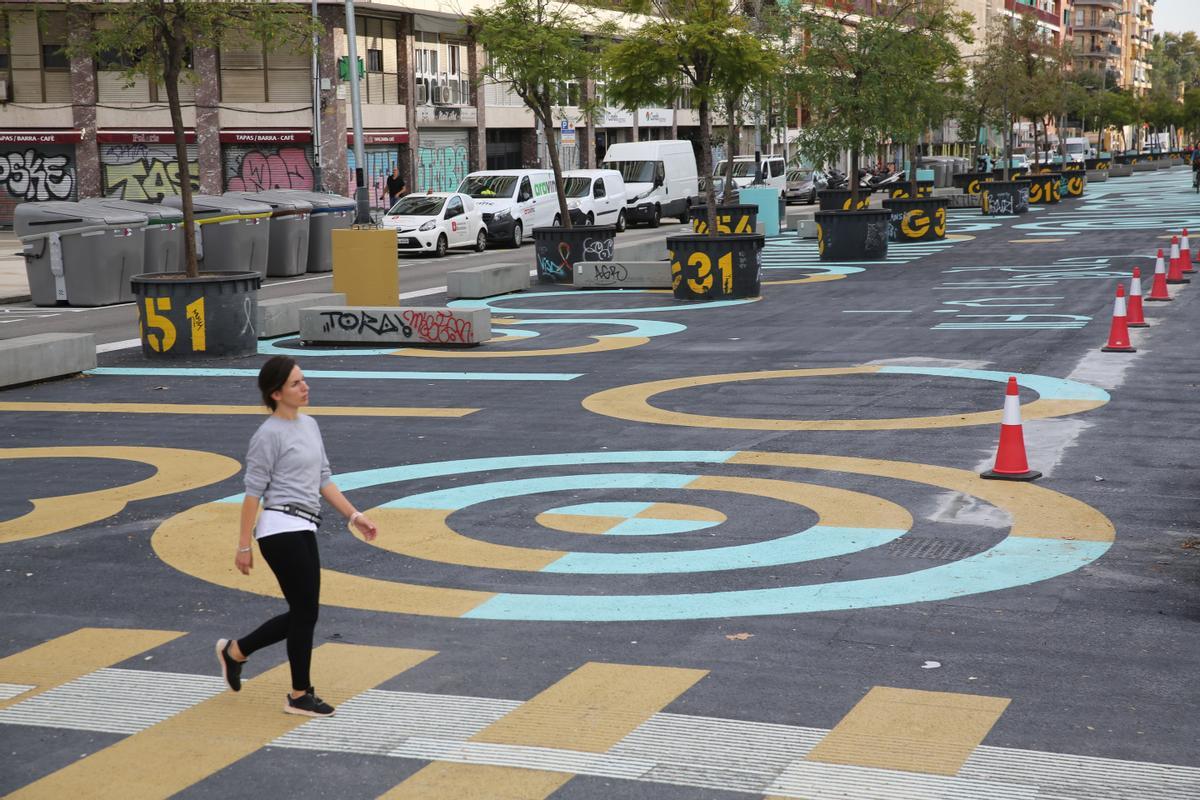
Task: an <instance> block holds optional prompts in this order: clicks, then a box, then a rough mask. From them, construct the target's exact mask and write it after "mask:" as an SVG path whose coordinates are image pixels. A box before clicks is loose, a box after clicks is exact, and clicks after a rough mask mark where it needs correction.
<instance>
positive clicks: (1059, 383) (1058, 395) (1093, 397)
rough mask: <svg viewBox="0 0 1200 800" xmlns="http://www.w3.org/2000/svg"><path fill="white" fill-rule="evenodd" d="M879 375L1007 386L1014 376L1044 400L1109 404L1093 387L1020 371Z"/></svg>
mask: <svg viewBox="0 0 1200 800" xmlns="http://www.w3.org/2000/svg"><path fill="white" fill-rule="evenodd" d="M879 371H880V373H883V374H892V375H940V376H946V377H948V378H975V379H977V380H983V381H996V382H997V383H1007V382H1008V378H1009V376H1010V375H1011V376H1014V377H1015V378H1016V379H1017V383H1018V384H1019V385H1021V386H1024V387H1025V388H1027V389H1032V390H1033V391H1035V392H1037V393H1038V396H1039V397H1041V398H1042V399H1044V400H1090V401H1097V402H1102V403H1107V402H1108V401H1109V399H1110V398H1109V394H1108V392H1106V391H1104V390H1103V389H1100V388H1098V387H1096V386H1090V385H1088V384H1086V383H1080V382H1079V381H1072V380H1067V379H1066V378H1051V377H1049V376H1047V375H1029V374H1025V373H1020V372H993V371H989V370H981V369H957V368H953V367H901V366H885V367H882V368H880V370H879Z"/></svg>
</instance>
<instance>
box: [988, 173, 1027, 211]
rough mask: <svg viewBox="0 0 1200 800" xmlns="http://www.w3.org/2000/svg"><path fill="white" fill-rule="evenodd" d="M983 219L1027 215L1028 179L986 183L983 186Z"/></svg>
mask: <svg viewBox="0 0 1200 800" xmlns="http://www.w3.org/2000/svg"><path fill="white" fill-rule="evenodd" d="M981 208H982V209H983V215H984V216H985V217H1003V216H1009V215H1012V214H1028V213H1029V179H1028V178H1022V179H1021V180H1016V181H988V182H987V183H985V184H984V185H983V203H982V205H981Z"/></svg>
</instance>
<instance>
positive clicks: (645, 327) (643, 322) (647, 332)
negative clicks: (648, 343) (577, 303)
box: [526, 309, 687, 339]
mask: <svg viewBox="0 0 1200 800" xmlns="http://www.w3.org/2000/svg"><path fill="white" fill-rule="evenodd" d="M627 310H636V309H627ZM526 324H528V325H624V326H626V327H628V328H632V330H628V331H623V332H622V333H605V334H603V335H601V336H599V337H598V338H600V339H613V338H622V339H627V338H629V337H631V336H645V337H646V338H647V339H653V338H654V337H655V336H668V335H670V334H672V333H682V332H683V331H686V330H687V325H681V324H680V323H678V322H664V321H662V320H649V319H536V320H528V321H527V322H526Z"/></svg>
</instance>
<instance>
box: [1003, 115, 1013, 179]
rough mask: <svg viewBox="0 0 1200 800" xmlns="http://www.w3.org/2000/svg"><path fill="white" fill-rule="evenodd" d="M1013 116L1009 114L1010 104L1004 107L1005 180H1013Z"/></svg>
mask: <svg viewBox="0 0 1200 800" xmlns="http://www.w3.org/2000/svg"><path fill="white" fill-rule="evenodd" d="M1011 170H1012V116H1010V115H1009V113H1008V104H1007V103H1005V105H1004V180H1005V181H1008V180H1010V179H1011V178H1012V174H1011Z"/></svg>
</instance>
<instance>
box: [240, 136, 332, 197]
mask: <svg viewBox="0 0 1200 800" xmlns="http://www.w3.org/2000/svg"><path fill="white" fill-rule="evenodd" d="M223 157H224V160H225V188H226V189H227V190H228V191H231V192H262V191H266V190H267V189H312V188H313V169H312V147H310V146H307V145H305V146H297V145H294V144H288V145H275V144H265V143H264V144H251V145H227V146H225V147H224V148H223Z"/></svg>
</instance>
